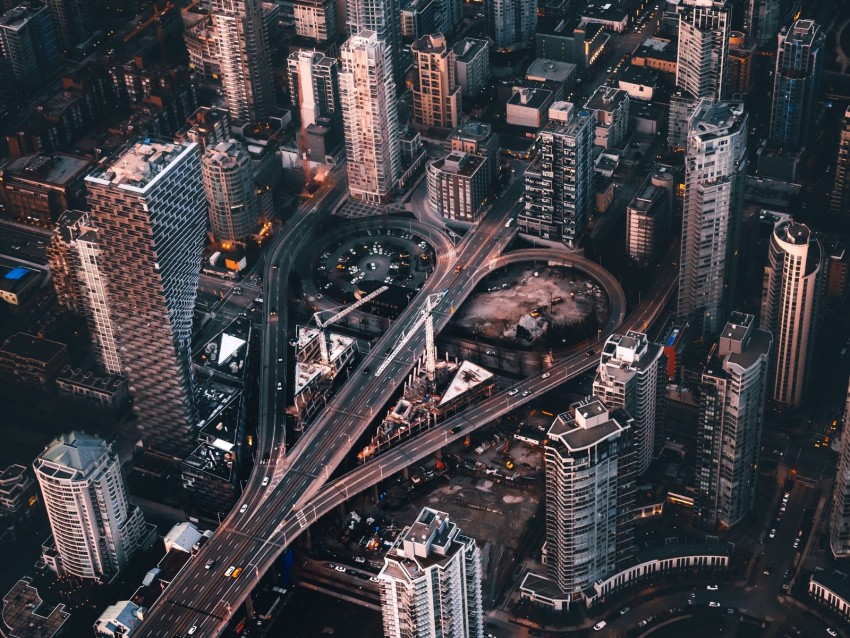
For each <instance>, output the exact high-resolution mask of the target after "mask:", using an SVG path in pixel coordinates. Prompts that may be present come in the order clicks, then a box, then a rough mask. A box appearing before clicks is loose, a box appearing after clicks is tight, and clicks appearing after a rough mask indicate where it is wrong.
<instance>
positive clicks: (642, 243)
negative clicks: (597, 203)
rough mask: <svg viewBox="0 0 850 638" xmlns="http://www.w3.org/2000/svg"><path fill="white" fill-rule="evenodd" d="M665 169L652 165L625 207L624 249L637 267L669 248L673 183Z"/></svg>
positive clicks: (669, 173) (671, 175)
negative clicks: (650, 170) (649, 171)
mask: <svg viewBox="0 0 850 638" xmlns="http://www.w3.org/2000/svg"><path fill="white" fill-rule="evenodd" d="M669 168H670V167H668V166H663V165H660V164H656V165H655V166H654V167H653V168H652V172H651V173H650V174H649V175H647V176H646V179H645V180H644V182H643V184H641V187H640V188H639V189H638V191H637V192H636V193H635V196H634V197H633V198H632V201H630V202H629V205H628V206H627V207H626V249H627V250H628V253H629V257H631V258H632V259H633V260H634V261H635V263H637V264H638V265H640V266H648V265H649V264H651V263H652V260H653V259H654V258H655V257H656V256H657V255H659V254H661V251H662V250H667V248H669V245H668V244H669V242H668V240H669V238H670V220H671V217H672V213H673V182H674V178H673V173H672V172H671V171H670V170H669Z"/></svg>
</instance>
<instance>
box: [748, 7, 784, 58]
mask: <svg viewBox="0 0 850 638" xmlns="http://www.w3.org/2000/svg"><path fill="white" fill-rule="evenodd" d="M781 21H782V0H749V2H748V3H747V13H746V15H745V16H744V30H745V31H746V32H747V35H748V36H750V37H751V38H752V39H753V40H755V41H756V42H757V43H758V45H759V46H760V47H769V46H771V45H772V44H773V43H774V42H775V41H776V40H775V38H776V34H777V33H779V24H780V22H781Z"/></svg>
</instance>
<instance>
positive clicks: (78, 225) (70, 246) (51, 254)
mask: <svg viewBox="0 0 850 638" xmlns="http://www.w3.org/2000/svg"><path fill="white" fill-rule="evenodd" d="M47 254H48V259H49V263H50V273H51V275H52V276H53V285H54V288H55V289H56V297H57V299H58V300H59V303H61V304H62V305H63V306H65V307H66V308H68V309H70V310H73V311H74V312H76V313H77V314H79V315H81V316H83V317H85V319H86V323H87V324H88V328H89V333H90V335H91V337H92V345H93V346H94V350H95V354H96V355H97V358H98V361H99V362H100V364H101V365H102V366H103V368H104V369H105V370H106V371H107V372H110V373H114V374H120V373H121V371H122V370H121V357H120V355H119V352H118V345H117V341H116V339H115V326H114V324H113V322H112V318H111V305H110V302H109V285H108V283H107V281H106V275H105V273H104V272H103V270H102V266H101V261H102V259H101V254H100V247H99V245H98V234H97V229H96V228H95V227H94V225H93V224H92V223H91V219H90V215H89V213H87V212H83V211H79V210H69V211H66V212H65V213H63V214H62V216H61V217H60V218H59V221H58V222H57V224H56V229H55V231H54V232H53V237H52V238H51V239H50V244H49V245H48V247H47Z"/></svg>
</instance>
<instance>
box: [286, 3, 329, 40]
mask: <svg viewBox="0 0 850 638" xmlns="http://www.w3.org/2000/svg"><path fill="white" fill-rule="evenodd" d="M292 11H293V13H294V15H295V33H296V34H297V35H299V36H301V37H302V38H309V39H310V40H315V41H316V42H336V39H337V37H338V36H339V24H338V22H337V16H336V4H335V3H334V0H296V1H295V2H294V3H293V4H292Z"/></svg>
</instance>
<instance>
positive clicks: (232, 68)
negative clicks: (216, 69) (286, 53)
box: [210, 0, 275, 122]
mask: <svg viewBox="0 0 850 638" xmlns="http://www.w3.org/2000/svg"><path fill="white" fill-rule="evenodd" d="M210 10H211V13H212V25H213V36H214V38H215V39H216V41H217V42H218V50H219V65H220V67H221V90H222V92H223V94H224V100H225V103H226V104H227V110H228V111H229V112H230V117H231V118H232V119H233V120H236V121H239V122H264V121H266V120H267V119H268V117H269V115H271V112H272V109H273V108H274V104H275V95H274V86H273V84H272V72H271V63H270V62H269V48H268V42H267V41H266V32H265V30H264V29H263V15H262V8H261V3H260V2H259V0H212V3H211V5H210Z"/></svg>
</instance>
